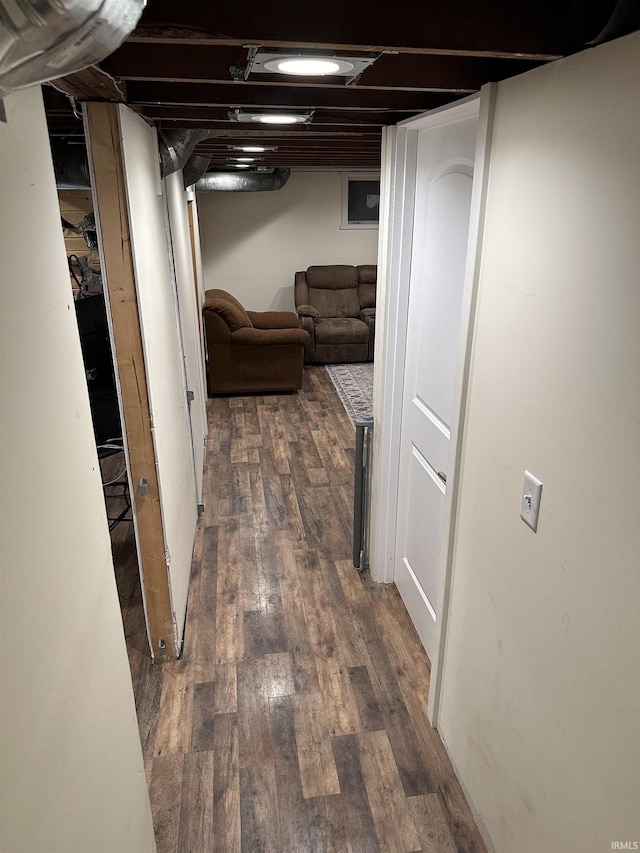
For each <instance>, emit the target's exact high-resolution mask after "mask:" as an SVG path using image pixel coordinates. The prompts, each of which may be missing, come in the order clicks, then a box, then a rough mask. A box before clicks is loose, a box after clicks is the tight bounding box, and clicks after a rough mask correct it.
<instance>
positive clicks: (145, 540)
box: [84, 102, 178, 661]
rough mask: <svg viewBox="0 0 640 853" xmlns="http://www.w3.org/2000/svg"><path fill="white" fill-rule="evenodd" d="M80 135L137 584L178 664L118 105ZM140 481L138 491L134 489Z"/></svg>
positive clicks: (153, 627) (153, 631) (153, 637)
mask: <svg viewBox="0 0 640 853" xmlns="http://www.w3.org/2000/svg"><path fill="white" fill-rule="evenodd" d="M84 108H85V132H86V137H87V149H88V153H89V164H90V167H91V178H92V188H93V194H94V200H95V207H96V210H95V213H96V221H97V222H98V233H99V235H100V241H101V246H100V258H101V262H102V275H103V280H104V282H105V298H106V301H107V305H108V308H109V312H110V315H111V329H112V343H113V348H114V361H115V365H116V369H117V372H118V376H119V384H120V395H121V396H120V402H121V414H122V420H123V427H124V430H125V432H126V445H127V448H128V464H129V476H130V483H131V491H132V501H133V507H134V514H135V520H136V527H137V545H138V558H139V561H140V567H139V568H140V582H141V584H142V592H143V597H144V602H145V610H146V616H147V630H148V633H149V640H150V643H151V649H152V656H153V658H154V660H157V661H158V660H159V661H162V660H170V659H175V658H176V657H177V656H178V649H177V647H176V640H175V633H174V624H173V614H172V611H171V596H170V589H169V571H168V567H167V564H166V560H165V541H164V531H163V527H162V516H161V510H160V498H159V492H158V477H157V473H156V456H155V448H154V445H153V436H152V432H151V415H150V411H149V397H148V389H147V375H146V371H145V363H144V349H143V345H142V331H141V328H140V317H139V311H138V300H137V293H136V280H135V269H134V265H133V256H132V253H131V235H130V228H129V214H128V209H127V195H126V185H125V178H124V163H123V155H122V144H121V137H120V120H119V113H118V109H119V107H118V105H117V104H112V103H97V102H94V103H86V104H85V105H84ZM143 481H144V486H143V487H142V488H141V486H140V484H141V482H143Z"/></svg>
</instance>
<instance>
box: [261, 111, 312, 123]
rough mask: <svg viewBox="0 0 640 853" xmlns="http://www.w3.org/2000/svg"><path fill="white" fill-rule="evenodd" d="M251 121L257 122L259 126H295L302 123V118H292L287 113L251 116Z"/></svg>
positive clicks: (292, 116)
mask: <svg viewBox="0 0 640 853" xmlns="http://www.w3.org/2000/svg"><path fill="white" fill-rule="evenodd" d="M251 121H259V122H260V124H297V123H298V122H301V121H304V117H303V116H294V115H292V114H287V113H280V114H276V113H273V114H272V115H254V116H251Z"/></svg>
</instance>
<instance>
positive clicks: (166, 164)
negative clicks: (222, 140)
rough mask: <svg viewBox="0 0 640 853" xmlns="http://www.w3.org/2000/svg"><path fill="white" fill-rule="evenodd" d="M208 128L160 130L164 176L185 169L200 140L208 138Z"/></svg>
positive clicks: (161, 160)
mask: <svg viewBox="0 0 640 853" xmlns="http://www.w3.org/2000/svg"><path fill="white" fill-rule="evenodd" d="M208 136H209V131H208V130H192V129H184V130H160V131H158V148H159V149H160V174H161V175H162V177H163V178H166V177H167V175H171V174H173V173H174V172H177V171H178V169H183V168H184V167H185V166H186V164H187V161H188V160H189V158H190V157H191V155H192V154H193V149H194V148H195V147H196V145H197V144H198V142H202V140H203V139H207V138H208Z"/></svg>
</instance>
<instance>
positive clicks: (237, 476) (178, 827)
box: [118, 368, 485, 853]
mask: <svg viewBox="0 0 640 853" xmlns="http://www.w3.org/2000/svg"><path fill="white" fill-rule="evenodd" d="M208 405H209V437H208V442H207V468H206V473H205V495H204V503H205V507H206V509H205V514H204V516H203V518H202V519H201V521H200V527H199V529H198V536H197V543H196V551H195V555H194V561H193V570H192V578H191V585H190V592H189V605H188V614H187V624H186V633H185V647H184V656H183V659H182V660H179V661H176V662H175V663H171V664H165V665H164V666H159V665H151V664H150V662H149V656H148V655H149V653H148V648H147V645H146V637H145V634H144V626H143V624H142V619H141V602H140V593H139V585H137V584H136V580H135V554H134V553H133V551H132V550H131V551H130V552H129V554H128V562H129V568H128V569H127V568H126V563H127V559H125V560H124V561H123V563H124V565H125V568H123V569H121V570H119V572H118V575H119V588H120V593H121V601H122V604H123V619H124V624H125V633H126V636H127V642H128V647H129V656H130V662H131V672H132V678H133V683H134V691H135V697H136V705H137V710H138V717H139V723H140V735H141V739H142V746H143V752H144V758H145V766H146V770H147V779H148V782H149V788H150V794H151V804H152V809H153V814H154V822H155V829H156V837H157V844H158V851H159V853H173V851H180V853H187V851H188V853H209V851H247V853H248V851H252V852H253V851H256V853H257V851H265V853H266V851H274V853H304V852H305V851H323V853H329V852H330V851H331V853H334V852H335V853H342V851H345V853H346V851H352V853H360V851H363V853H364V851H367V853H369V851H389V852H390V853H396V851H397V853H405V851H423V853H455V851H459V853H463V851H464V853H477V852H478V853H479V851H485V847H484V845H483V843H482V839H481V837H480V835H479V833H478V830H477V828H476V826H475V824H474V821H473V818H472V816H471V813H470V811H469V808H468V806H467V804H466V802H465V799H464V796H463V794H462V791H461V789H460V786H459V784H458V782H457V780H456V778H455V775H454V773H453V771H452V769H451V765H450V763H449V760H448V758H447V755H446V753H445V751H444V748H443V746H442V743H441V741H440V739H439V737H438V735H437V733H435V732H434V731H433V730H432V728H431V727H430V725H429V723H428V721H427V718H426V713H425V711H426V701H427V694H428V687H429V667H428V660H427V657H426V655H425V653H424V651H423V649H422V647H421V645H420V642H419V640H418V637H417V635H416V633H415V631H414V629H413V626H412V625H411V622H410V620H409V617H408V615H407V612H406V610H405V608H404V605H403V604H402V601H401V599H400V597H399V595H398V593H397V591H396V589H395V587H394V586H393V585H380V584H375V583H373V582H372V581H371V579H370V578H369V577H368V575H367V574H364V575H359V574H358V573H357V572H356V571H355V569H353V567H352V565H351V559H350V555H351V517H352V488H353V453H354V430H353V427H352V426H351V423H350V422H349V419H348V418H347V416H346V413H345V412H344V410H343V408H342V405H341V403H340V401H339V399H338V397H337V394H336V393H335V391H334V389H333V385H332V384H331V381H330V379H329V377H328V375H327V373H326V371H325V370H324V368H311V369H307V370H305V384H304V389H303V390H302V391H301V392H300V393H298V394H285V395H278V396H264V397H260V396H245V397H227V398H217V399H214V400H210V401H209V403H208ZM121 535H122V538H123V542H122V543H121V544H120V547H121V548H124V549H125V553H124V556H125V558H126V557H127V552H126V548H127V547H129V548H130V549H131V548H132V545H131V542H130V543H129V545H127V544H126V538H127V537H126V531H125V530H124V529H123V532H122V534H121ZM129 539H130V536H129ZM132 560H133V563H131V561H132ZM132 566H133V568H132Z"/></svg>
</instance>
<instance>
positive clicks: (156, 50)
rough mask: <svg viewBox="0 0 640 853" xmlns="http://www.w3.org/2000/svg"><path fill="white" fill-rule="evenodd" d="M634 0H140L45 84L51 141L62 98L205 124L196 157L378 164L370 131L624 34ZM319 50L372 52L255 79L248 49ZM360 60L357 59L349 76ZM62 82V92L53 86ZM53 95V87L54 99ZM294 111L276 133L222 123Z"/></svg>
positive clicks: (220, 163)
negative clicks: (121, 30) (338, 71)
mask: <svg viewBox="0 0 640 853" xmlns="http://www.w3.org/2000/svg"><path fill="white" fill-rule="evenodd" d="M639 5H640V4H639V3H638V0H592V2H590V3H588V4H587V3H581V2H579V0H573V2H568V0H486V2H484V3H478V2H477V0H426V2H415V0H394V2H390V1H388V2H380V0H377V1H376V0H373V2H371V0H370V2H368V3H366V4H365V3H358V2H355V3H352V4H351V5H349V4H348V3H345V2H336V0H325V2H324V3H322V4H320V3H317V4H313V3H293V2H290V0H271V2H269V3H265V2H256V0H246V2H236V3H233V2H227V3H224V4H219V3H202V2H201V0H199V2H196V0H182V2H179V3H176V2H175V0H149V5H148V6H147V8H146V10H145V12H144V13H143V15H142V18H141V20H140V23H139V25H138V27H137V29H136V30H135V31H134V32H133V34H132V35H131V36H130V37H129V39H128V40H127V41H126V42H125V43H124V44H123V45H122V47H120V48H119V49H118V50H117V51H116V52H115V53H113V54H112V55H111V56H110V57H109V58H108V59H107V60H105V61H104V62H102V63H101V64H100V66H99V67H96V68H93V69H89V70H88V71H84V72H80V73H78V74H74V75H71V76H70V77H67V78H64V79H63V80H59V81H56V84H55V85H56V89H54V88H51V87H46V91H45V103H46V107H47V115H48V120H49V126H50V130H51V133H52V135H53V136H54V137H58V138H64V137H66V138H67V140H69V139H71V140H73V141H76V139H77V141H78V142H80V140H81V138H82V123H81V120H80V119H79V117H78V116H79V112H78V109H77V105H76V115H74V111H73V109H72V102H71V101H70V99H69V97H67V95H70V96H72V97H73V98H75V99H77V101H83V100H120V101H124V102H126V103H128V104H129V105H130V106H131V107H132V108H133V109H135V110H136V111H137V112H138V113H139V114H140V115H142V116H143V117H144V118H145V119H146V120H147V121H149V122H150V123H152V124H154V125H155V126H156V127H157V128H158V129H159V130H161V131H167V130H169V129H181V128H194V129H203V130H206V131H208V138H206V139H204V140H202V141H201V142H199V143H198V145H197V147H196V149H195V153H196V154H200V155H203V156H205V157H207V158H210V168H211V169H221V168H232V167H233V164H234V162H237V161H236V160H235V159H234V158H237V157H238V155H239V154H242V152H239V151H237V150H235V149H234V146H243V145H253V146H263V147H266V148H268V149H270V150H266V151H264V152H260V153H257V154H255V155H254V156H255V160H254V162H253V163H251V165H250V166H249V167H248V168H251V169H253V168H272V167H276V168H277V167H288V168H293V169H309V168H322V169H328V168H330V169H340V170H354V169H365V170H366V169H369V170H370V169H377V168H378V167H379V164H380V141H381V130H382V127H383V126H384V125H390V124H395V123H397V122H398V121H401V120H402V119H405V118H408V117H410V116H412V115H415V114H417V113H421V112H424V111H426V110H430V109H433V108H434V107H439V106H441V105H443V104H447V103H450V102H452V101H455V100H457V99H459V98H463V97H465V96H466V95H469V94H471V93H473V92H477V91H478V90H479V89H480V87H481V86H482V84H483V83H486V82H489V81H499V80H503V79H505V78H507V77H512V76H514V75H516V74H519V73H521V72H524V71H528V70H529V69H531V68H533V67H535V66H536V65H540V64H542V63H545V62H549V61H552V60H554V59H557V58H560V57H562V56H566V55H567V54H570V53H574V52H576V51H578V50H581V49H584V48H585V47H586V46H588V45H589V44H590V43H596V42H599V41H604V40H608V39H610V38H613V37H616V36H618V35H622V34H624V33H626V32H630V31H631V30H633V29H636V28H637V27H638V26H639V25H640V22H639V21H638V6H639ZM279 51H284V52H287V53H291V52H293V53H297V52H300V53H303V54H304V53H314V54H317V53H321V54H329V55H334V54H338V55H348V56H349V57H352V58H356V59H360V58H364V59H368V60H373V61H372V62H371V63H370V64H367V63H363V64H364V65H366V67H364V70H362V72H361V73H360V74H359V76H358V75H357V74H352V75H351V76H346V77H345V76H327V77H302V76H290V75H283V74H275V73H267V72H265V69H264V68H263V66H262V65H261V64H257V65H256V64H255V63H254V64H253V66H252V62H251V57H252V56H254V55H257V59H258V61H259V58H260V55H261V52H268V53H270V54H273V53H278V52H279ZM359 68H360V66H359V64H358V63H356V71H358V70H359ZM60 90H62V91H60ZM62 92H64V93H66V94H63V93H62ZM282 110H288V111H294V112H296V113H298V114H305V115H306V116H307V121H306V122H305V123H301V124H295V125H288V126H285V127H276V126H267V125H263V124H258V123H256V121H247V122H240V121H236V120H234V117H235V116H236V114H237V113H236V111H239V112H240V114H242V113H248V114H249V115H251V114H255V113H264V112H267V113H269V112H276V111H282Z"/></svg>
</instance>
